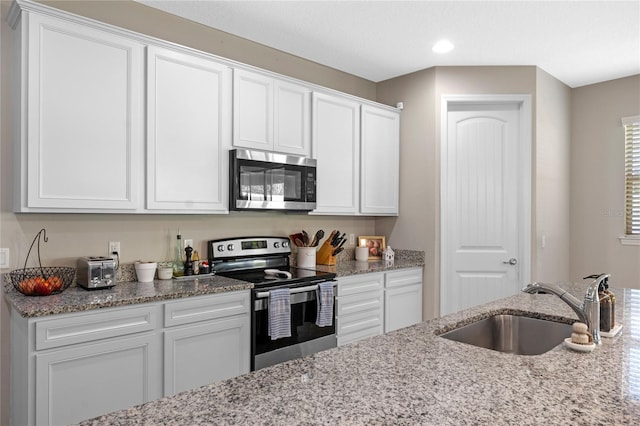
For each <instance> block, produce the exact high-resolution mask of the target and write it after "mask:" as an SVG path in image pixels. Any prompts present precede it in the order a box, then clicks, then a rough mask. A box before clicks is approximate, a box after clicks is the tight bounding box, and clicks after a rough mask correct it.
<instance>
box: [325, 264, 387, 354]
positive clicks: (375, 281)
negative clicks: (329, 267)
mask: <svg viewBox="0 0 640 426" xmlns="http://www.w3.org/2000/svg"><path fill="white" fill-rule="evenodd" d="M383 287H384V274H382V273H374V274H361V275H355V276H350V277H341V278H338V294H337V296H336V303H337V309H336V335H337V338H338V346H342V345H345V344H347V343H351V342H355V341H357V340H360V339H363V338H365V337H370V336H376V335H378V334H382V331H383V312H384V311H383V303H384V300H383Z"/></svg>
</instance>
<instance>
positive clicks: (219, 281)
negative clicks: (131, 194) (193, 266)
mask: <svg viewBox="0 0 640 426" xmlns="http://www.w3.org/2000/svg"><path fill="white" fill-rule="evenodd" d="M344 254H345V256H341V261H340V262H339V263H338V265H337V266H322V265H317V266H316V269H317V270H319V271H325V272H334V273H336V275H337V276H338V277H343V276H348V275H354V274H361V273H369V272H380V271H388V270H395V269H402V268H411V267H422V266H423V265H424V252H422V251H412V250H397V251H396V258H395V261H394V262H393V264H386V263H385V262H382V261H370V262H356V261H352V260H347V259H351V258H353V250H351V252H349V251H348V250H345V253H344ZM122 266H123V267H122V268H121V271H119V272H118V283H117V284H116V286H115V287H112V288H110V289H104V290H85V289H83V288H81V287H76V286H72V287H69V288H68V289H66V290H65V291H63V292H62V293H60V294H56V295H53V296H44V297H29V296H24V295H22V294H21V293H19V292H18V291H17V290H15V289H14V288H13V286H12V285H11V284H10V283H5V298H6V299H7V300H8V301H9V303H10V304H11V305H12V306H13V307H14V308H15V309H16V310H17V311H18V313H20V315H22V316H23V317H29V318H30V317H41V316H46V315H55V314H61V313H71V312H81V311H88V310H92V309H99V308H108V307H116V306H124V305H135V304H138V303H146V302H157V301H162V300H168V299H179V298H183V297H191V296H201V295H205V294H213V293H223V292H228V291H238V290H246V289H250V288H253V284H250V283H247V282H244V281H238V280H234V279H231V278H225V277H221V276H208V277H199V278H198V277H196V278H194V279H186V280H156V281H154V283H153V285H151V284H150V283H138V282H136V281H133V280H135V272H134V270H133V265H122ZM5 281H7V277H6V276H5Z"/></svg>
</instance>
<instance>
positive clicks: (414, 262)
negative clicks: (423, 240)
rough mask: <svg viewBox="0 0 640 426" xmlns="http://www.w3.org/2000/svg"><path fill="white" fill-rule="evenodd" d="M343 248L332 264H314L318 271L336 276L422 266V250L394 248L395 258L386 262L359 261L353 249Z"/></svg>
mask: <svg viewBox="0 0 640 426" xmlns="http://www.w3.org/2000/svg"><path fill="white" fill-rule="evenodd" d="M348 250H350V251H347V250H345V256H341V258H340V259H339V261H338V262H337V263H336V264H335V265H333V266H327V265H316V269H317V270H318V271H324V272H334V273H335V274H336V276H337V277H347V276H350V275H357V274H367V273H372V272H385V271H394V270H396V269H406V268H421V267H423V266H424V252H423V251H415V250H395V249H394V250H395V259H394V261H393V262H391V263H388V262H384V261H382V260H370V261H367V262H359V261H355V260H352V259H353V249H348Z"/></svg>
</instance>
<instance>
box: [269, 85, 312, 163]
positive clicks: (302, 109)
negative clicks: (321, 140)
mask: <svg viewBox="0 0 640 426" xmlns="http://www.w3.org/2000/svg"><path fill="white" fill-rule="evenodd" d="M275 97H276V106H275V111H274V116H275V117H274V120H275V126H274V132H275V134H274V144H273V150H274V151H277V152H286V153H289V154H296V155H302V156H309V155H311V90H310V89H308V88H306V87H304V86H299V85H296V84H290V83H285V82H281V81H276V83H275Z"/></svg>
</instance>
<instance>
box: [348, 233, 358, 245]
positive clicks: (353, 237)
mask: <svg viewBox="0 0 640 426" xmlns="http://www.w3.org/2000/svg"><path fill="white" fill-rule="evenodd" d="M355 243H356V236H355V234H349V244H351V245H354V244H355Z"/></svg>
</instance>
